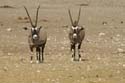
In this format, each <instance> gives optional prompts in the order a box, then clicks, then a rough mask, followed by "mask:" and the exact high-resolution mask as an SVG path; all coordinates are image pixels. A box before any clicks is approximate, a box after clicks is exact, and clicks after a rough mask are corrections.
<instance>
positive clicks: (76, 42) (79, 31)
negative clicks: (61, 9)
mask: <svg viewBox="0 0 125 83" xmlns="http://www.w3.org/2000/svg"><path fill="white" fill-rule="evenodd" d="M68 13H69V17H70V21H71V24H72V26H71V27H70V30H69V40H70V50H71V51H72V50H73V54H72V59H73V61H76V60H78V61H79V60H81V54H80V48H81V44H82V41H83V39H84V37H85V28H84V27H83V26H79V19H80V14H81V7H80V8H79V14H78V19H77V20H75V21H73V19H72V16H71V12H70V9H69V10H68ZM76 52H77V53H76ZM76 54H77V56H78V59H76Z"/></svg>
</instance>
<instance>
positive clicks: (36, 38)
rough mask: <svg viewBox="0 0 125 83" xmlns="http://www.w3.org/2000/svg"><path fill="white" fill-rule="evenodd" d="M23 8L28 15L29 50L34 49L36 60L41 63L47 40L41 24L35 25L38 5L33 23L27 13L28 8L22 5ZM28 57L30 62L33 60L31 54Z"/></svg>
mask: <svg viewBox="0 0 125 83" xmlns="http://www.w3.org/2000/svg"><path fill="white" fill-rule="evenodd" d="M24 9H25V10H26V13H27V15H28V18H29V21H30V24H31V29H30V33H29V36H28V43H29V47H30V51H31V52H32V53H33V50H34V49H35V50H36V59H37V61H36V62H37V63H41V62H43V61H44V48H45V45H46V42H47V33H46V31H45V29H44V28H43V27H42V26H39V27H38V26H37V21H38V13H39V9H40V6H38V8H37V12H36V20H35V24H33V22H32V20H31V17H30V15H29V13H28V10H27V8H26V7H25V6H24ZM41 55H42V60H41ZM30 59H31V63H32V62H33V61H32V60H33V55H32V54H31V56H30Z"/></svg>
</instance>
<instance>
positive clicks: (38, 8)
mask: <svg viewBox="0 0 125 83" xmlns="http://www.w3.org/2000/svg"><path fill="white" fill-rule="evenodd" d="M39 8H40V5H39V6H38V8H37V12H36V22H35V27H36V26H37V21H38V13H39Z"/></svg>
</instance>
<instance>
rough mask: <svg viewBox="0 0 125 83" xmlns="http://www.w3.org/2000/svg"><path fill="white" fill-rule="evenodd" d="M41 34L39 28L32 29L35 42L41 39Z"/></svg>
mask: <svg viewBox="0 0 125 83" xmlns="http://www.w3.org/2000/svg"><path fill="white" fill-rule="evenodd" d="M39 32H40V28H38V27H35V28H31V34H32V39H33V40H38V39H39Z"/></svg>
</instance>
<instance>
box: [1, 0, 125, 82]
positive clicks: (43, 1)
mask: <svg viewBox="0 0 125 83" xmlns="http://www.w3.org/2000/svg"><path fill="white" fill-rule="evenodd" d="M39 4H40V5H41V8H40V12H39V17H40V18H39V25H42V26H44V27H45V29H46V31H47V33H48V41H47V45H46V48H45V62H44V63H41V64H36V63H33V64H30V57H29V55H30V51H29V48H28V43H27V36H28V32H29V31H24V30H23V28H24V27H29V28H30V24H29V23H28V22H27V20H25V19H24V18H25V17H26V13H25V10H24V8H23V6H24V5H26V6H27V8H28V9H29V12H30V15H31V16H32V18H33V20H34V16H35V11H36V7H37V6H38V5H39ZM84 4H85V5H86V4H88V5H86V6H83V7H82V14H81V19H80V25H84V26H85V29H86V37H85V40H84V41H83V44H82V49H81V53H82V59H84V61H81V62H72V61H71V53H70V51H69V40H68V37H67V34H68V28H69V26H70V20H69V17H68V13H67V9H68V8H70V9H71V10H72V12H73V17H74V19H75V18H77V13H78V9H79V5H84ZM3 5H8V6H12V8H2V6H3ZM0 7H1V8H0V43H1V44H0V83H125V27H124V26H125V18H124V17H125V0H0ZM13 7H14V8H13ZM34 61H35V60H34Z"/></svg>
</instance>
